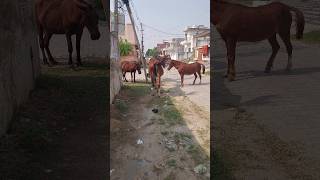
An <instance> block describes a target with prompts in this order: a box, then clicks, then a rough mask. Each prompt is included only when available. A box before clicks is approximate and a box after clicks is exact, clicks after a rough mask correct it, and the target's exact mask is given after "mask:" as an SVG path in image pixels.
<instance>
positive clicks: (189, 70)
mask: <svg viewBox="0 0 320 180" xmlns="http://www.w3.org/2000/svg"><path fill="white" fill-rule="evenodd" d="M172 67H175V68H176V69H177V70H178V72H179V74H180V77H181V87H183V86H184V83H183V78H184V75H192V74H193V75H194V80H193V85H194V84H195V82H196V79H197V74H198V75H199V78H200V83H199V84H201V67H202V73H203V74H204V73H205V69H206V68H205V66H204V65H203V64H202V63H198V62H195V63H191V64H187V63H184V62H181V61H176V60H171V61H170V64H169V67H168V71H170V69H171V68H172Z"/></svg>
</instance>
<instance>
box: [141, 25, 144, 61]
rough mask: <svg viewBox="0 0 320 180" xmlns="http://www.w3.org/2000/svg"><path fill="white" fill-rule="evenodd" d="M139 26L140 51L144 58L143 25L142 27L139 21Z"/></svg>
mask: <svg viewBox="0 0 320 180" xmlns="http://www.w3.org/2000/svg"><path fill="white" fill-rule="evenodd" d="M140 26H141V51H142V55H143V56H142V57H143V58H144V45H143V27H142V23H140Z"/></svg>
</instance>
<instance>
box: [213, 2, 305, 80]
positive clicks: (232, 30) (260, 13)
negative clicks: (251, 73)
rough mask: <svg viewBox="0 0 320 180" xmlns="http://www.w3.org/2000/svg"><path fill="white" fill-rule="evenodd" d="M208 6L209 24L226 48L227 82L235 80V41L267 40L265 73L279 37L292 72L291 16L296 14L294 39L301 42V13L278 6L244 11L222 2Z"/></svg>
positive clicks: (276, 48) (265, 6)
mask: <svg viewBox="0 0 320 180" xmlns="http://www.w3.org/2000/svg"><path fill="white" fill-rule="evenodd" d="M211 5H212V6H211V9H210V11H211V12H210V13H211V23H212V24H213V25H215V26H216V29H217V31H218V32H219V33H220V35H221V37H222V39H223V40H224V41H225V43H226V47H227V56H228V57H227V58H228V70H227V75H226V77H228V79H229V80H230V81H233V80H234V79H235V74H236V72H235V67H234V64H235V50H236V43H237V42H238V41H247V42H256V41H262V40H265V39H268V41H269V43H270V44H271V46H272V55H271V57H270V58H269V61H268V63H267V65H266V67H265V72H266V73H268V72H270V70H271V68H272V65H273V61H274V58H275V57H276V54H277V52H278V51H279V48H280V46H279V43H278V41H277V37H276V35H277V34H278V35H279V36H280V38H281V39H282V41H283V42H284V44H285V46H286V48H287V52H288V64H287V70H290V69H291V67H292V60H291V57H292V44H291V40H290V28H291V24H292V15H291V13H290V12H291V11H293V12H294V13H295V14H296V21H297V23H296V24H297V27H296V31H297V34H296V38H297V39H301V38H302V37H303V30H304V24H305V20H304V16H303V13H302V12H301V11H299V10H298V9H296V8H294V7H290V6H288V5H285V4H283V3H280V2H273V3H270V4H268V5H263V6H259V7H247V6H243V5H239V4H232V3H229V2H225V1H222V0H213V1H211Z"/></svg>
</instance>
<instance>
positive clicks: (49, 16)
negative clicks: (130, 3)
mask: <svg viewBox="0 0 320 180" xmlns="http://www.w3.org/2000/svg"><path fill="white" fill-rule="evenodd" d="M35 10H36V23H37V28H38V33H39V43H40V48H41V51H42V55H43V62H44V64H48V65H49V63H48V61H47V57H46V55H45V51H44V49H45V50H46V52H47V55H48V58H49V61H50V63H51V64H52V65H53V64H57V61H55V60H54V59H53V57H52V55H51V52H50V50H49V41H50V39H51V37H52V35H53V34H65V35H66V39H67V43H68V52H69V62H68V64H69V65H72V64H73V63H72V51H73V48H72V41H71V36H72V35H74V34H75V35H76V50H77V65H78V66H80V65H82V63H81V58H80V41H81V36H82V32H83V28H84V27H87V29H88V30H89V33H90V35H91V39H92V40H97V39H99V38H100V32H99V29H98V23H99V20H98V15H97V13H96V12H95V10H94V9H93V7H92V6H91V5H90V4H88V3H87V2H86V1H84V0H36V2H35Z"/></svg>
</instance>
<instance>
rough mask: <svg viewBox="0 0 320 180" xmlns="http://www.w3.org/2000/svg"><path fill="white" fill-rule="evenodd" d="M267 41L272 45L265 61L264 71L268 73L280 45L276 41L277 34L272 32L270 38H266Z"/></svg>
mask: <svg viewBox="0 0 320 180" xmlns="http://www.w3.org/2000/svg"><path fill="white" fill-rule="evenodd" d="M268 41H269V43H270V44H271V47H272V54H271V56H270V58H269V60H268V62H267V65H266V68H265V70H264V72H265V73H269V72H270V70H271V68H272V66H273V61H274V58H275V57H276V55H277V53H278V51H279V49H280V45H279V43H278V41H277V35H276V34H274V35H273V36H272V37H271V38H269V39H268Z"/></svg>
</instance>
